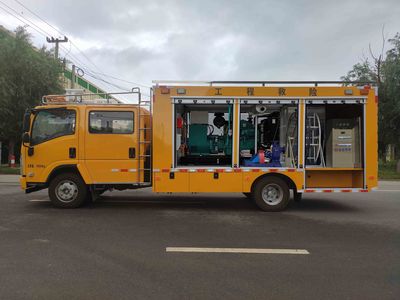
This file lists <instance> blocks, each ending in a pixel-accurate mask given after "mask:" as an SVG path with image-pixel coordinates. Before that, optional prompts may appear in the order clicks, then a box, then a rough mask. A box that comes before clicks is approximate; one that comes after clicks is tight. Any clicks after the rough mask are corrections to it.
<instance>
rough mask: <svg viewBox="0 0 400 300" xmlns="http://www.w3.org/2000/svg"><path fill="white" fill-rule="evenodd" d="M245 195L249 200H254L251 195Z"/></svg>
mask: <svg viewBox="0 0 400 300" xmlns="http://www.w3.org/2000/svg"><path fill="white" fill-rule="evenodd" d="M243 195H245V196H246V197H247V198H248V199H249V200H252V199H253V198H252V196H251V193H243Z"/></svg>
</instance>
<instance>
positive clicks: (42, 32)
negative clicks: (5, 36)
mask: <svg viewBox="0 0 400 300" xmlns="http://www.w3.org/2000/svg"><path fill="white" fill-rule="evenodd" d="M0 3H2V4H3V5H4V6H6V7H7V8H8V9H5V8H4V7H1V6H0V8H1V9H2V10H3V11H5V12H6V13H8V14H9V15H11V16H13V17H14V18H16V19H18V20H19V21H21V22H22V23H24V24H25V25H27V26H28V27H31V28H32V29H33V30H35V31H36V32H38V33H39V34H41V35H42V36H44V37H47V35H48V33H47V32H45V31H44V30H42V29H41V28H40V27H39V26H37V25H36V24H34V23H33V22H31V21H29V20H28V19H26V18H24V17H23V16H20V17H21V18H23V19H24V20H26V21H27V22H29V23H30V24H31V25H29V24H28V23H27V22H25V21H23V20H21V19H20V18H19V17H18V16H16V15H15V14H14V13H12V12H10V10H11V11H14V12H15V13H16V14H17V15H19V14H18V12H17V11H16V10H15V9H13V8H11V7H9V6H8V5H7V4H5V3H4V2H3V1H0ZM32 26H33V27H32Z"/></svg>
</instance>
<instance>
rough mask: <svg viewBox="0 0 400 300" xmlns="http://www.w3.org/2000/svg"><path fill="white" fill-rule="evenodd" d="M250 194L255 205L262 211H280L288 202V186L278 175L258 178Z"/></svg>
mask: <svg viewBox="0 0 400 300" xmlns="http://www.w3.org/2000/svg"><path fill="white" fill-rule="evenodd" d="M252 194H253V199H254V200H255V202H256V204H257V206H258V207H259V208H260V209H262V210H264V211H281V210H284V209H285V208H286V206H287V205H288V204H289V199H290V192H289V187H288V185H287V183H286V182H285V181H284V180H282V179H281V178H278V177H272V176H271V177H265V178H262V179H260V180H259V181H258V182H257V183H256V185H255V187H254V189H253V193H252Z"/></svg>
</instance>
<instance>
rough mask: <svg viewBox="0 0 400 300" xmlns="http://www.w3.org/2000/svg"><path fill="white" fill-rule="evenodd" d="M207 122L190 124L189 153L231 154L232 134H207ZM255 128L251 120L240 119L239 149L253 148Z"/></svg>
mask: <svg viewBox="0 0 400 300" xmlns="http://www.w3.org/2000/svg"><path fill="white" fill-rule="evenodd" d="M209 126H212V125H209V124H192V125H190V128H189V136H190V138H189V151H190V153H191V154H200V155H209V154H219V153H225V154H226V155H231V154H232V136H229V135H228V134H223V135H213V134H209V135H207V131H208V128H209ZM254 137H255V129H254V125H253V124H252V122H251V121H247V120H241V121H240V142H239V149H240V151H241V150H252V149H254Z"/></svg>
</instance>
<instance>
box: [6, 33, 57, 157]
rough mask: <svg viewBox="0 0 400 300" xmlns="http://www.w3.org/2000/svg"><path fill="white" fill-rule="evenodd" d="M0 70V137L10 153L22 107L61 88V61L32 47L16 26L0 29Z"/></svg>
mask: <svg viewBox="0 0 400 300" xmlns="http://www.w3.org/2000/svg"><path fill="white" fill-rule="evenodd" d="M0 70H1V73H0V140H3V141H8V145H9V147H8V148H9V155H14V154H15V149H14V148H15V145H16V143H17V142H19V141H20V138H21V134H22V120H23V115H24V112H25V110H26V109H27V108H30V107H34V106H36V105H38V104H39V103H40V99H41V97H42V96H43V95H45V94H52V93H59V92H61V91H62V84H61V80H60V72H61V64H60V63H59V62H58V61H57V60H55V59H54V56H53V53H52V52H51V51H48V50H47V49H46V48H45V47H42V48H41V49H36V48H34V47H33V46H32V43H31V40H30V35H29V33H28V32H27V31H26V30H25V29H24V28H23V27H18V28H17V29H16V30H15V32H14V34H12V33H10V32H8V31H5V30H2V29H0Z"/></svg>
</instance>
